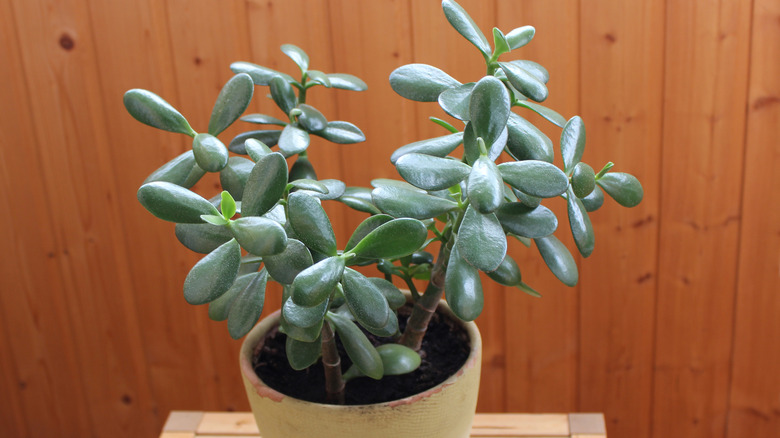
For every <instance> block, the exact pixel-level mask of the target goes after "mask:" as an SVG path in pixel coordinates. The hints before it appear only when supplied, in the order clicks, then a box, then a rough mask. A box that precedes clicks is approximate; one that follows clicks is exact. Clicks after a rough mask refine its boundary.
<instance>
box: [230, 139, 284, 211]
mask: <svg viewBox="0 0 780 438" xmlns="http://www.w3.org/2000/svg"><path fill="white" fill-rule="evenodd" d="M286 187H287V162H286V161H285V160H284V157H283V156H282V155H281V154H280V153H278V152H274V153H272V154H269V155H266V156H264V157H262V158H261V159H260V160H259V161H258V162H257V163H256V164H255V167H254V168H253V169H252V172H250V173H249V178H247V181H246V186H245V187H244V196H243V199H242V201H241V215H242V216H262V215H264V214H265V213H267V212H268V211H269V210H271V208H272V207H273V206H274V205H276V203H277V202H279V200H280V199H281V198H282V196H283V195H284V190H285V188H286Z"/></svg>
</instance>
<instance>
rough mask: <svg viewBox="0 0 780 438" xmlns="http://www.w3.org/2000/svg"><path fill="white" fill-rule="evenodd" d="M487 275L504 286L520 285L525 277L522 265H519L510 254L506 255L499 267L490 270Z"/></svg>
mask: <svg viewBox="0 0 780 438" xmlns="http://www.w3.org/2000/svg"><path fill="white" fill-rule="evenodd" d="M487 275H488V277H490V278H491V279H492V280H493V281H495V282H497V283H499V284H503V285H504V286H518V285H519V284H521V283H522V282H523V278H522V276H521V275H520V267H518V266H517V262H515V260H514V259H513V258H512V257H510V256H509V255H508V254H507V256H506V257H504V260H503V261H502V262H501V264H500V265H499V266H498V269H496V270H495V271H493V272H488V273H487Z"/></svg>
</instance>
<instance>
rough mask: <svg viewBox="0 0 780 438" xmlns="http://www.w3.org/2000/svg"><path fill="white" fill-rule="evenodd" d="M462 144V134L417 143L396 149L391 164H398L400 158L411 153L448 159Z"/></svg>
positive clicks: (391, 157)
mask: <svg viewBox="0 0 780 438" xmlns="http://www.w3.org/2000/svg"><path fill="white" fill-rule="evenodd" d="M462 142H463V133H462V132H458V133H455V134H449V135H444V136H441V137H435V138H429V139H426V140H420V141H416V142H414V143H409V144H407V145H405V146H401V147H400V148H398V149H396V150H395V152H393V154H392V155H391V156H390V162H391V163H393V164H396V163H397V162H398V159H399V158H401V157H402V156H404V155H406V154H411V153H419V154H425V155H431V156H434V157H446V156H447V155H449V154H450V153H451V152H452V151H454V150H455V148H457V147H458V145H459V144H461V143H462Z"/></svg>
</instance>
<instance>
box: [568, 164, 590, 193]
mask: <svg viewBox="0 0 780 438" xmlns="http://www.w3.org/2000/svg"><path fill="white" fill-rule="evenodd" d="M571 187H572V189H573V190H574V195H575V196H576V197H578V198H584V197H586V196H588V195H590V194H591V192H593V189H595V188H596V172H594V171H593V168H592V167H590V166H589V165H587V164H585V163H577V165H576V166H574V171H573V172H572V174H571Z"/></svg>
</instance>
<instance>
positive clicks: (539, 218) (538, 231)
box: [496, 202, 558, 239]
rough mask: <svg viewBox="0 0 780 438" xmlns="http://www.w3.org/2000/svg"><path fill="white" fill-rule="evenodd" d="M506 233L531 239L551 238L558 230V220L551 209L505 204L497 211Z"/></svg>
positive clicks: (512, 203)
mask: <svg viewBox="0 0 780 438" xmlns="http://www.w3.org/2000/svg"><path fill="white" fill-rule="evenodd" d="M496 217H498V221H499V222H501V226H502V227H504V231H506V232H508V233H512V234H516V235H518V236H523V237H528V238H531V239H535V238H539V237H545V236H549V235H550V234H552V233H554V232H555V230H556V229H557V228H558V218H556V217H555V213H553V212H552V211H551V210H550V209H549V208H547V207H545V206H543V205H539V206H537V207H529V206H527V205H525V204H521V203H519V202H511V203H508V204H504V205H502V206H501V208H499V209H498V211H496Z"/></svg>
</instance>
